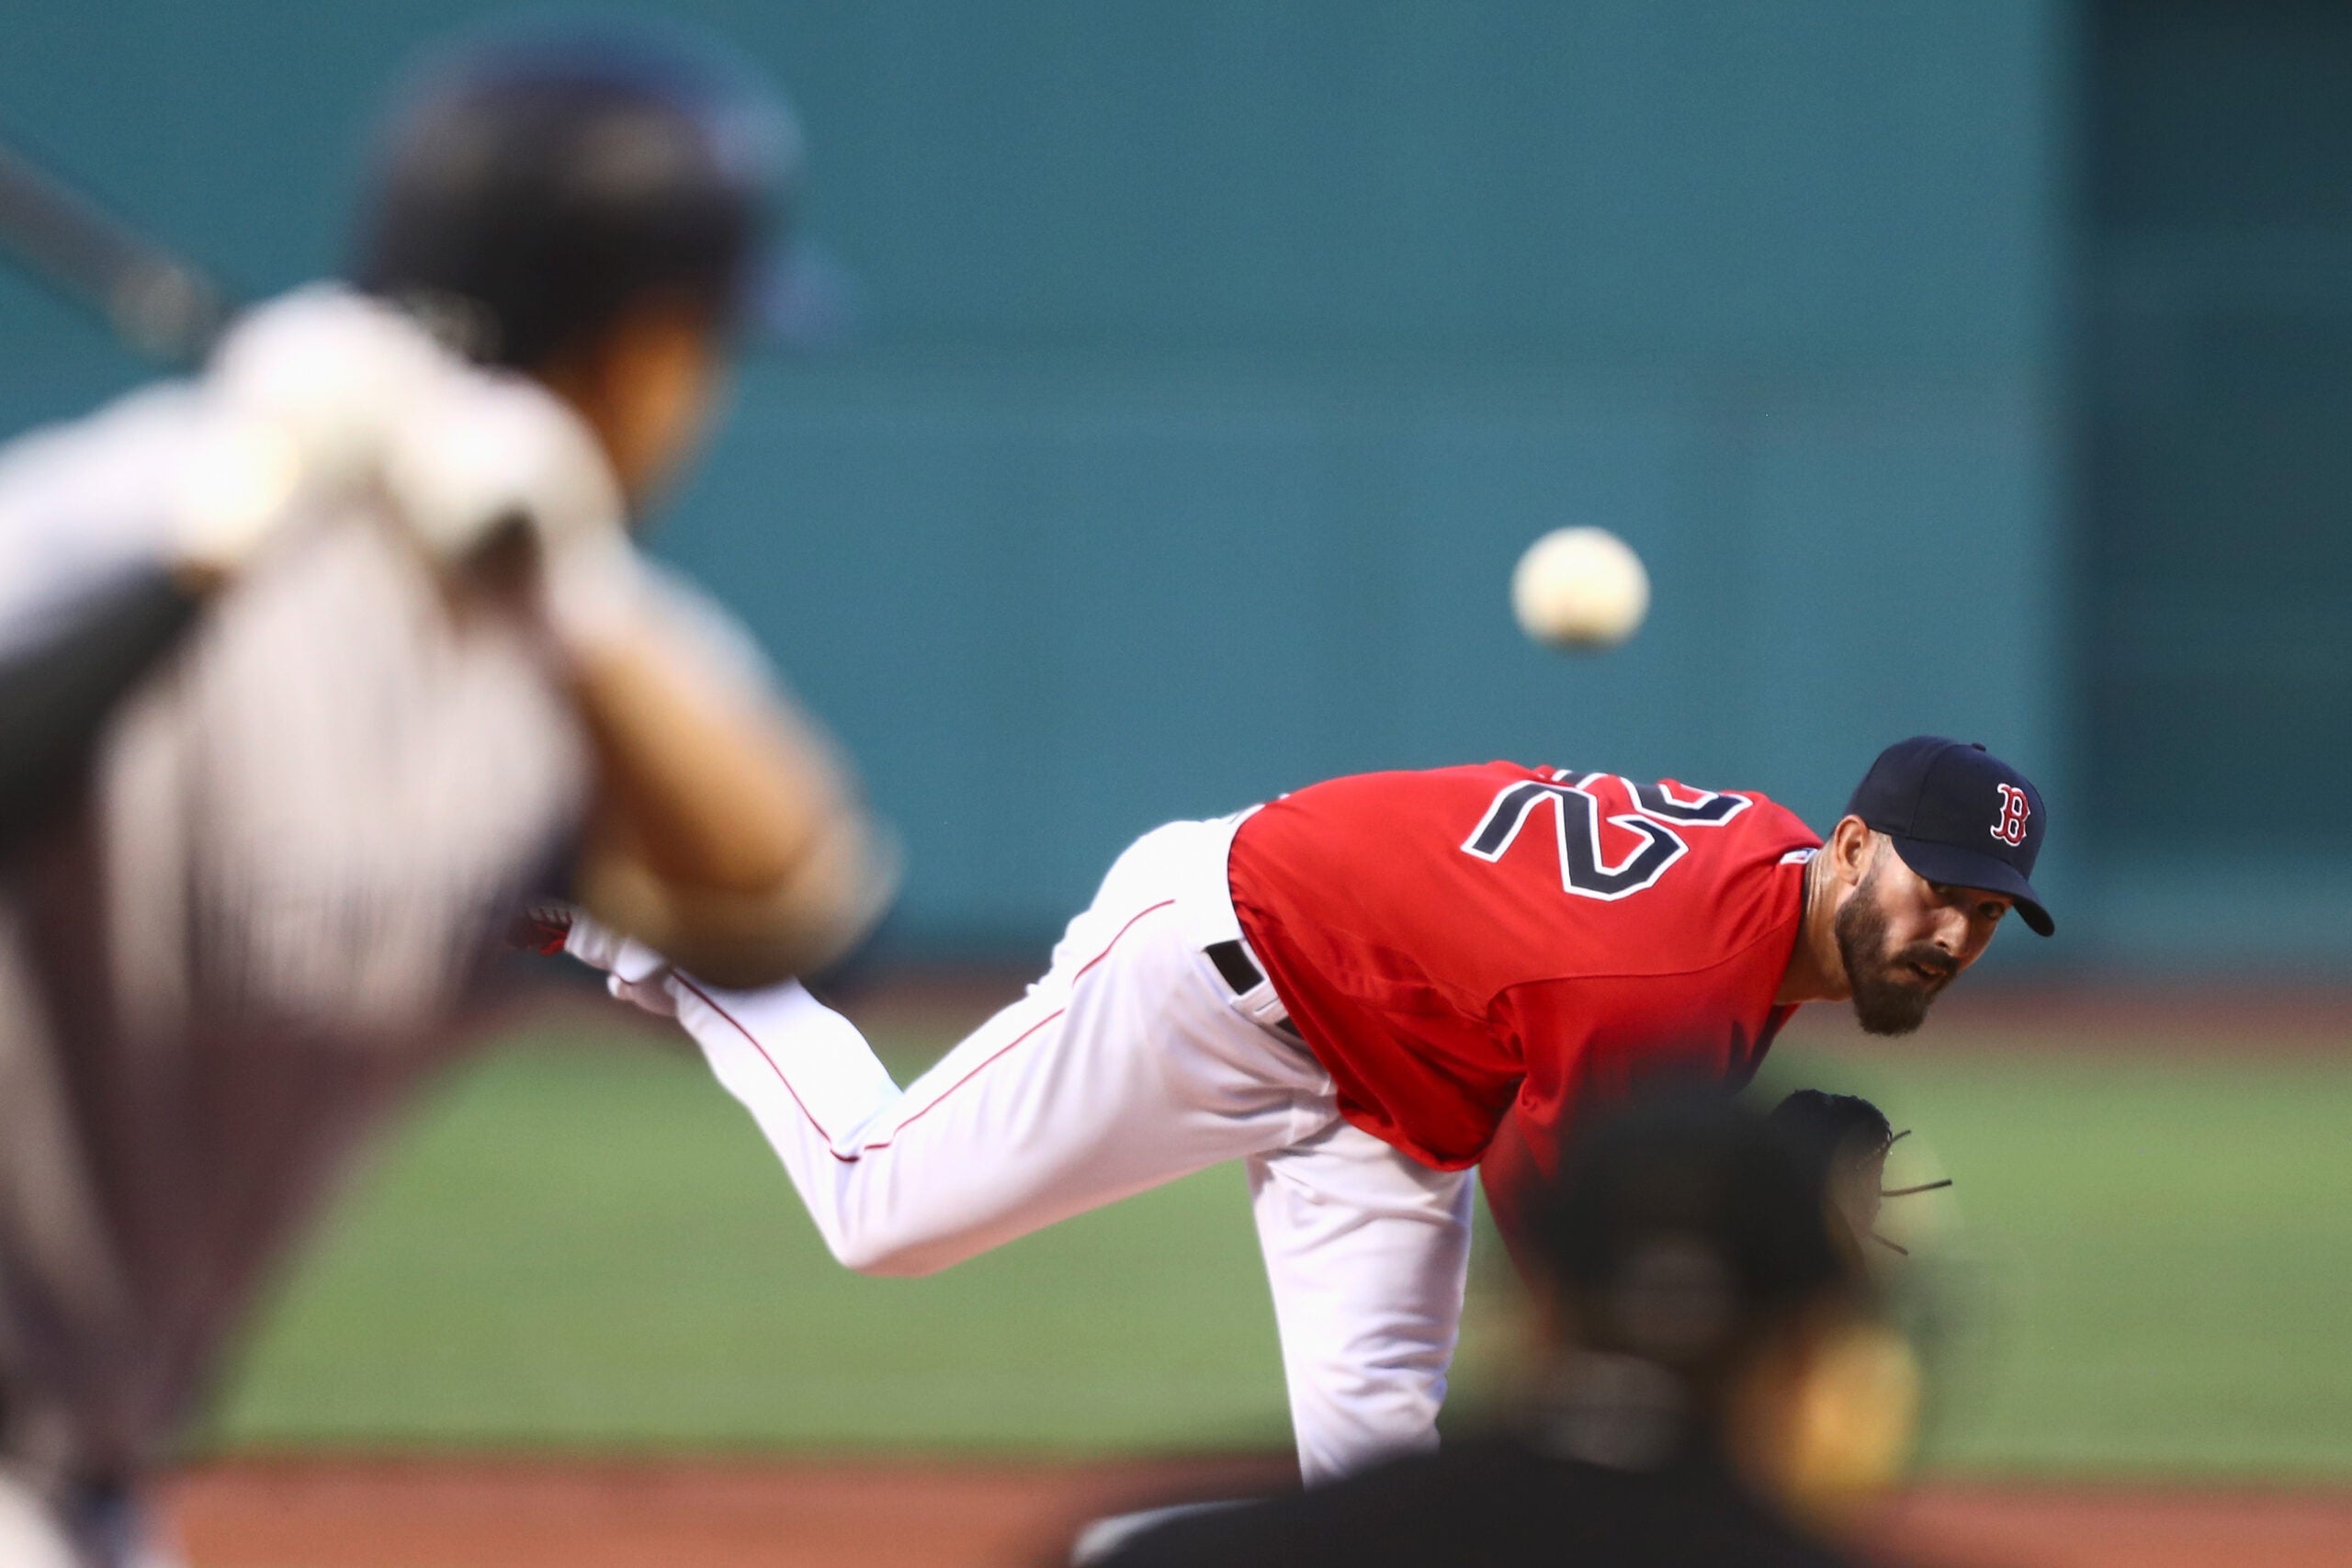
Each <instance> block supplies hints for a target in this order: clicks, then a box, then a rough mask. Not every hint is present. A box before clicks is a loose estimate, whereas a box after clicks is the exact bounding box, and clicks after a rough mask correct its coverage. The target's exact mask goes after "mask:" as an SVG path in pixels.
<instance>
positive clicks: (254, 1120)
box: [0, 389, 591, 1485]
mask: <svg viewBox="0 0 2352 1568" xmlns="http://www.w3.org/2000/svg"><path fill="white" fill-rule="evenodd" d="M194 396H195V394H193V393H191V392H187V391H184V390H176V389H164V390H161V391H153V392H148V393H144V394H141V395H139V396H138V397H136V398H134V399H131V400H126V402H125V403H123V404H120V405H118V406H117V407H116V408H115V409H113V410H110V411H107V412H102V413H100V414H98V415H96V416H94V417H93V418H92V419H90V420H87V421H85V422H83V423H81V424H78V425H75V426H72V427H67V428H66V429H64V430H62V431H60V432H53V433H48V434H42V435H40V436H36V437H33V438H28V440H27V441H25V442H21V443H19V444H18V445H17V447H16V448H14V449H12V450H11V451H10V452H8V453H6V454H0V638H5V637H6V626H7V625H8V623H9V620H10V618H11V617H12V616H22V615H32V614H37V613H40V606H41V604H42V603H43V602H44V600H50V601H53V600H54V599H56V598H57V597H58V596H59V595H60V594H62V593H70V592H71V589H72V587H73V584H74V581H75V580H76V578H77V577H78V578H87V577H89V576H91V575H93V574H96V573H101V572H103V571H105V570H108V567H109V563H119V562H120V561H123V560H127V559H133V558H139V557H140V556H141V553H142V551H143V552H146V553H148V554H151V555H152V553H153V545H154V541H153V529H154V528H155V526H156V525H157V523H158V522H159V520H160V519H161V517H162V516H164V500H165V494H164V491H165V489H166V488H167V486H168V483H169V480H170V475H171V472H172V471H173V468H174V464H173V463H172V461H171V460H170V457H171V454H172V452H173V450H174V449H175V446H176V445H179V444H184V443H185V442H186V441H187V440H188V439H189V438H190V432H191V431H192V430H193V429H194V428H195V422H194V414H193V400H194ZM142 531H144V532H142ZM590 779H591V770H590V761H589V753H588V750H587V746H586V742H585V738H584V736H583V734H582V731H581V728H580V727H579V724H578V721H577V719H576V717H575V716H574V714H573V711H572V708H571V704H570V703H569V701H568V700H567V699H566V697H565V695H564V694H563V692H562V690H561V688H560V684H559V682H558V679H557V677H556V675H555V672H554V671H552V670H551V668H550V667H549V666H548V662H547V661H546V660H545V658H544V656H543V655H542V654H541V653H540V651H539V650H538V649H537V648H536V647H535V646H534V645H533V643H532V642H531V640H530V637H529V636H528V635H527V633H526V630H525V628H524V627H523V626H521V625H520V624H519V623H518V622H516V621H515V620H514V619H512V618H509V617H506V616H504V615H490V614H480V613H477V614H474V615H458V614H456V613H454V612H453V611H452V610H451V608H450V607H449V606H448V604H447V602H446V601H445V600H444V599H443V597H442V596H441V593H440V592H439V590H438V588H437V587H436V585H435V582H434V581H433V579H432V578H431V577H430V575H429V574H428V573H427V571H426V570H424V567H423V566H422V565H421V564H420V563H419V562H418V561H417V560H416V559H415V558H414V557H413V555H412V554H411V553H410V551H409V549H408V547H407V546H406V545H405V544H404V543H403V542H402V541H401V539H400V538H399V537H398V536H397V535H396V534H395V533H394V531H393V530H392V528H391V527H390V526H389V525H387V524H386V522H385V520H384V519H382V518H379V517H377V516H374V515H371V514H369V513H367V512H366V511H365V510H355V511H353V512H351V513H349V514H347V515H336V516H331V517H322V518H319V519H316V520H315V521H314V522H313V524H312V525H311V526H308V527H306V528H302V529H300V530H297V531H295V532H293V533H292V534H291V535H290V536H288V538H286V539H285V540H284V541H282V543H281V545H280V546H279V547H277V548H276V549H274V551H273V553H272V554H271V555H270V556H269V557H268V558H266V559H265V560H263V561H261V562H259V563H257V564H256V566H255V567H254V569H253V570H251V571H250V572H249V573H248V574H247V575H246V576H245V577H244V578H243V580H241V581H239V582H238V583H237V584H236V585H234V586H233V587H232V588H231V589H230V590H228V591H227V592H224V593H223V594H222V595H220V598H218V599H217V600H216V601H215V603H214V604H212V605H211V606H209V609H208V611H207V614H206V616H205V619H204V621H203V623H202V625H200V626H198V628H197V629H196V631H195V632H194V633H193V635H192V636H191V637H190V639H189V641H188V642H187V645H186V646H184V647H182V648H181V649H179V650H178V651H177V652H176V653H175V654H174V655H173V656H172V658H171V659H170V660H169V661H168V662H167V663H166V664H165V665H164V666H163V667H162V668H161V669H160V670H159V671H157V672H155V673H154V674H153V675H152V676H150V677H149V678H148V679H146V680H145V681H144V682H142V683H141V686H140V687H139V688H138V689H137V690H136V691H135V692H134V693H133V694H132V696H131V698H130V700H129V701H128V702H127V703H126V704H125V705H123V707H122V708H121V709H120V710H119V711H118V712H117V713H116V714H115V715H114V716H113V717H112V719H111V720H110V721H109V723H108V725H107V729H106V731H105V733H104V735H103V737H102V739H101V741H100V744H99V747H98V749H97V751H96V756H95V760H94V762H93V765H92V768H91V772H90V777H89V779H88V782H87V784H86V786H85V788H84V789H83V791H82V792H81V795H80V797H79V799H78V801H77V803H76V805H75V807H74V809H73V810H72V811H71V812H70V813H69V814H68V816H67V817H66V818H63V819H62V820H61V821H60V822H58V823H57V824H56V825H55V826H54V827H53V828H51V829H49V830H46V831H44V832H43V833H42V834H41V835H40V837H39V839H38V840H36V841H34V842H33V843H32V844H31V845H30V846H29V847H28V850H27V851H26V852H24V853H22V854H21V855H19V856H18V857H17V859H16V860H15V862H14V863H11V864H9V865H8V866H6V868H5V880H0V1405H5V1416H6V1431H5V1438H0V1454H5V1458H6V1462H8V1463H10V1464H12V1465H14V1466H16V1467H17V1468H18V1469H19V1470H20V1471H22V1472H27V1473H28V1474H29V1475H30V1476H31V1477H32V1478H33V1479H35V1480H36V1481H38V1482H41V1483H48V1484H51V1485H55V1484H62V1483H66V1482H68V1481H71V1480H74V1479H76V1478H80V1479H89V1478H96V1479H100V1480H109V1479H116V1478H127V1477H129V1476H131V1475H135V1474H136V1473H137V1472H140V1471H141V1470H143V1469H145V1468H146V1467H147V1466H149V1465H150V1464H152V1463H153V1461H155V1460H156V1459H157V1458H158V1457H159V1456H160V1451H161V1450H162V1449H163V1448H164V1445H165V1444H167V1443H168V1442H169V1440H170V1439H171V1438H172V1436H173V1435H174V1434H175V1431H176V1429H177V1428H178V1427H179V1426H180V1424H181V1423H182V1422H183V1421H184V1420H185V1419H186V1418H187V1415H188V1413H189V1411H190V1407H191V1405H192V1404H193V1403H194V1401H195V1399H196V1398H197V1396H198V1394H199V1393H201V1392H202V1389H203V1385H204V1382H205V1380H206V1379H207V1377H208V1376H209V1373H210V1372H211V1371H212V1370H213V1368H214V1367H215V1365H216V1364H217V1361H218V1359H219V1354H220V1350H221V1349H222V1348H223V1347H224V1342H225V1341H226V1340H227V1339H228V1338H229V1337H231V1336H232V1334H233V1332H234V1331H235V1329H236V1328H237V1326H238V1325H239V1324H240V1322H241V1320H242V1319H243V1315H244V1314H245V1312H246V1309H247V1308H248V1307H249V1305H250V1304H251V1302H252V1299H253V1296H254V1292H255V1290H256V1288H257V1287H258V1286H260V1285H261V1284H263V1283H265V1282H266V1275H267V1272H268V1269H269V1268H270V1266H271V1265H272V1264H273V1263H274V1262H275V1261H276V1259H277V1258H278V1257H279V1256H280V1254H281V1252H282V1251H283V1249H284V1247H285V1245H286V1244H287V1242H288V1240H289V1238H290V1237H291V1236H292V1235H293V1234H295V1232H296V1229H297V1227H298V1226H299V1225H300V1224H301V1222H302V1221H303V1220H304V1218H305V1217H306V1216H307V1215H308V1214H309V1213H311V1212H312V1211H313V1210H314V1209H315V1208H316V1207H317V1205H318V1203H319V1201H320V1200H321V1198H322V1195H324V1194H325V1193H326V1192H328V1191H329V1190H330V1189H331V1188H332V1187H333V1185H334V1181H335V1179H336V1177H337V1175H338V1174H339V1172H340V1171H341V1170H342V1169H343V1168H345V1165H346V1164H347V1163H348V1159H349V1156H350V1155H351V1154H352V1153H353V1151H354V1149H355V1146H356V1145H357V1144H358V1143H359V1142H360V1140H362V1139H363V1138H364V1137H365V1136H366V1134H368V1132H369V1131H370V1130H371V1129H372V1128H373V1127H374V1126H375V1125H376V1124H377V1123H378V1122H379V1121H380V1119H381V1118H382V1116H383V1114H384V1112H385V1111H387V1110H388V1109H389V1108H390V1106H391V1105H392V1104H393V1102H395V1101H396V1100H398V1099H399V1098H400V1097H401V1095H402V1094H403V1093H404V1092H405V1091H406V1090H407V1089H410V1088H411V1087H413V1085H414V1084H415V1082H416V1081H417V1079H418V1078H419V1077H421V1076H422V1075H424V1074H425V1073H426V1072H428V1071H429V1070H430V1069H432V1068H433V1067H435V1066H437V1065H439V1064H440V1063H442V1062H443V1061H444V1060H446V1059H447V1057H448V1056H449V1055H451V1054H452V1053H453V1052H454V1051H455V1050H457V1049H458V1043H459V1042H460V1041H461V1040H462V1039H463V1037H464V1036H465V1034H466V1032H467V1031H466V1029H465V1028H464V1024H465V1022H466V1020H467V1019H468V1017H469V1012H470V1011H471V1010H472V1009H473V1008H474V1007H475V1006H476V1004H478V1003H479V1002H480V1001H481V1000H482V999H483V989H484V987H483V984H482V982H483V980H484V971H485V964H487V962H488V961H489V955H490V954H491V953H493V952H494V949H495V946H496V938H497V935H498V932H499V930H500V927H501V925H502V923H503V920H504V919H506V918H507V916H508V914H509V913H510V911H511V910H512V909H513V908H515V906H516V905H517V904H518V903H520V902H521V901H523V900H524V899H526V897H529V896H531V895H532V894H534V893H535V892H538V891H542V890H543V889H544V887H545V886H546V885H547V883H548V880H549V879H550V877H551V876H552V875H553V874H554V873H555V871H556V869H557V868H559V867H560V865H561V864H562V863H564V861H565V859H566V855H567V852H568V850H569V848H570V847H571V844H572V842H573V840H575V839H576V836H577V833H578V831H579V825H580V822H581V820H582V812H583V809H584V806H585V802H586V798H587V794H588V789H589V784H590Z"/></svg>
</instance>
